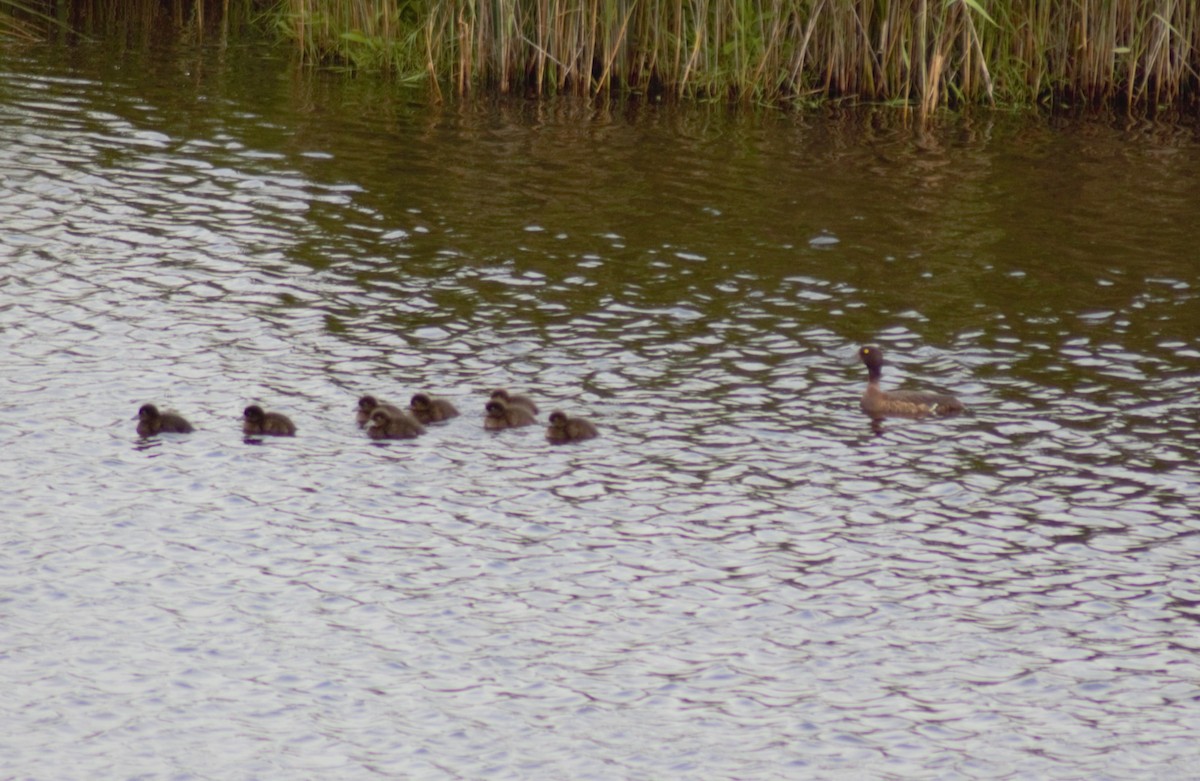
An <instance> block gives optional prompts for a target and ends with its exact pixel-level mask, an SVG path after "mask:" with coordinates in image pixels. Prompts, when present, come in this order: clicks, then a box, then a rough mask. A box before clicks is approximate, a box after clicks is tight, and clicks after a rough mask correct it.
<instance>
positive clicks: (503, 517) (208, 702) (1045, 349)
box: [0, 47, 1200, 779]
mask: <svg viewBox="0 0 1200 781" xmlns="http://www.w3.org/2000/svg"><path fill="white" fill-rule="evenodd" d="M1198 180H1200V144H1198V143H1197V139H1196V138H1195V136H1194V135H1193V134H1192V133H1190V132H1185V131H1182V130H1180V129H1178V128H1172V127H1160V126H1155V125H1144V124H1138V123H1128V124H1121V123H1102V122H1080V123H1058V124H1056V123H1053V122H1047V121H1045V120H1042V119H1038V118H1021V117H1007V116H996V117H984V118H975V119H974V120H971V121H961V122H949V123H947V124H946V125H945V126H942V127H939V128H937V129H936V130H935V131H934V132H932V133H931V134H928V135H925V136H922V135H921V134H917V133H914V132H913V131H912V129H911V128H905V127H904V126H903V124H902V123H901V122H897V121H895V120H894V118H889V116H888V115H887V114H886V113H884V114H874V113H863V114H860V115H852V116H773V115H767V116H759V117H748V116H738V117H734V116H729V115H727V114H726V113H725V112H723V111H722V110H719V109H714V108H700V109H690V110H682V109H681V110H672V109H666V108H643V109H637V110H630V111H627V112H611V111H606V110H599V109H595V108H592V107H587V106H581V105H578V104H565V105H564V104H553V103H551V104H536V103H527V102H521V101H513V102H503V103H498V104H490V103H487V102H482V103H481V104H477V105H472V106H467V107H462V106H454V105H447V106H443V107H441V108H426V107H424V106H423V105H422V104H421V103H420V102H418V101H415V100H413V98H412V96H410V95H406V94H404V93H396V92H394V91H392V90H390V89H389V88H388V87H386V86H385V85H379V84H373V83H369V82H368V81H367V80H353V79H348V78H345V77H342V76H339V75H336V74H325V75H319V74H318V75H314V74H308V73H306V72H303V71H296V70H293V69H291V68H290V67H289V66H288V65H287V64H286V62H285V61H283V60H279V59H275V58H273V57H272V56H271V55H269V54H264V53H261V52H259V51H257V50H253V51H252V50H242V49H238V48H231V49H228V50H223V51H221V52H208V51H198V50H183V51H151V52H125V53H121V54H114V53H112V52H106V51H103V50H100V49H89V48H87V47H78V48H74V49H69V50H68V49H56V48H46V49H25V50H12V49H10V50H7V51H5V52H3V53H0V220H2V222H0V224H2V225H3V231H2V232H0V269H2V270H0V274H2V275H3V277H2V278H3V283H2V284H3V294H2V296H0V349H2V350H3V356H4V359H3V360H4V371H3V372H2V373H0V398H2V399H3V402H2V403H0V441H2V442H3V454H2V455H0V481H2V484H3V486H4V496H3V505H4V506H3V509H0V517H2V519H3V523H2V525H0V529H2V536H0V594H3V597H2V601H0V617H2V620H0V627H2V628H0V640H2V643H0V647H2V648H3V650H2V651H0V685H2V686H3V689H4V690H5V691H6V692H7V693H8V694H7V696H6V697H5V698H4V700H3V702H2V703H0V719H2V721H3V723H4V724H5V725H6V730H5V731H4V732H5V734H4V736H3V737H0V771H2V774H3V775H6V776H8V775H11V776H14V777H35V778H80V777H94V778H100V777H130V778H132V777H138V778H214V779H215V778H222V779H225V778H300V777H318V776H319V777H322V778H361V777H369V776H382V777H405V778H446V777H459V778H481V777H489V778H518V779H529V778H547V779H550V778H554V779H558V778H600V779H609V778H703V779H713V778H739V779H740V778H751V777H754V778H842V777H845V778H896V779H899V778H906V779H910V778H930V779H934V778H936V779H943V778H945V779H955V778H987V779H1052V778H1088V779H1107V778H1111V779H1127V778H1134V777H1144V778H1156V779H1162V778H1189V777H1193V776H1194V760H1195V757H1196V748H1195V746H1196V739H1197V736H1198V734H1200V704H1198V702H1197V698H1198V697H1200V664H1198V663H1197V654H1196V652H1197V649H1198V648H1200V638H1198V637H1197V631H1196V618H1197V615H1198V611H1197V605H1198V604H1200V577H1198V575H1197V572H1198V571H1197V568H1196V566H1195V562H1196V559H1197V555H1198V554H1200V537H1197V535H1196V532H1197V531H1198V530H1200V521H1198V520H1197V519H1196V517H1195V516H1196V515H1197V512H1196V507H1197V506H1198V496H1200V475H1198V474H1197V469H1196V466H1195V462H1196V458H1197V454H1198V450H1200V433H1198V432H1197V420H1198V417H1200V416H1198V414H1197V411H1196V391H1197V387H1198V386H1200V380H1198V379H1197V377H1198V374H1200V372H1198V370H1200V344H1198V343H1197V338H1196V334H1197V333H1198V332H1200V306H1197V301H1196V299H1197V290H1198V286H1200V272H1198V268H1200V267H1198V266H1197V263H1196V260H1197V258H1196V247H1197V246H1200V243H1198V241H1197V240H1198V239H1200V228H1198V227H1197V224H1196V222H1195V219H1194V215H1195V213H1196V208H1197V205H1198V196H1197V189H1196V182H1197V181H1198ZM867 341H876V342H879V343H881V344H882V345H883V346H884V349H885V351H886V353H887V357H888V360H889V364H888V366H887V367H886V369H885V375H884V378H885V382H886V383H887V384H888V385H890V386H893V387H932V388H936V389H940V390H945V391H950V392H953V393H955V394H957V395H959V396H960V397H961V398H963V400H964V401H965V402H966V403H967V404H968V405H969V406H970V408H971V412H970V414H968V415H966V416H963V417H959V418H955V419H949V420H934V421H895V422H889V423H888V424H887V426H886V428H885V430H884V431H883V433H882V434H880V435H878V436H877V435H875V434H873V433H872V431H871V428H870V426H869V425H868V423H867V421H866V420H865V418H864V417H863V416H862V415H861V413H860V412H859V411H858V409H857V404H858V395H859V394H860V393H861V390H862V387H863V384H864V382H865V372H864V371H863V368H862V367H861V366H860V365H859V364H858V363H856V358H855V354H856V353H855V351H856V348H857V346H858V345H859V344H861V343H863V342H867ZM498 386H506V387H510V388H513V389H521V390H528V391H530V392H531V393H533V394H534V395H535V396H536V397H537V398H538V400H539V401H540V403H541V404H542V406H543V412H542V419H543V420H544V419H545V415H546V413H547V412H548V411H549V410H550V409H553V408H558V407H561V408H563V409H566V410H568V411H570V412H572V413H577V414H584V415H586V416H588V417H590V418H591V419H593V420H594V421H595V422H596V423H597V424H598V426H599V427H600V429H601V432H602V435H601V437H600V438H599V439H597V440H594V441H592V442H589V443H586V444H582V445H578V446H569V447H560V448H552V447H550V446H549V445H547V444H546V442H545V441H544V439H543V437H542V432H541V430H540V428H530V429H522V430H516V431H509V432H502V433H499V434H488V433H485V432H484V431H483V430H482V427H481V425H480V423H481V416H482V406H483V401H484V398H485V396H486V393H487V392H488V391H489V390H490V389H491V388H493V387H498ZM416 390H429V391H432V392H435V393H438V394H442V395H445V396H447V397H448V398H450V399H452V400H453V401H454V402H455V403H456V404H457V405H458V406H459V408H460V409H461V410H463V412H464V414H463V415H462V416H461V417H459V418H457V419H455V420H453V421H451V422H449V423H447V424H442V425H437V426H433V427H431V430H430V432H429V433H428V434H427V435H426V436H425V437H423V438H421V439H419V440H416V441H412V442H398V443H392V444H388V445H378V444H374V443H371V442H368V441H367V440H366V438H365V437H364V436H363V434H362V433H361V432H360V431H359V430H358V429H357V428H356V427H355V425H354V421H353V411H354V405H355V401H356V399H357V397H358V395H359V394H361V393H365V392H371V393H375V394H378V395H380V396H383V397H385V398H389V399H391V400H393V401H399V402H404V401H405V400H406V399H407V397H408V396H409V395H410V394H411V393H413V392H415V391H416ZM148 401H153V402H156V403H158V404H160V405H161V406H165V407H174V408H177V409H179V410H180V411H181V412H183V413H184V414H186V415H187V416H188V417H189V418H190V419H191V420H192V422H193V423H194V424H196V426H197V429H198V430H197V431H196V432H195V433H194V434H191V435H168V436H163V437H160V438H157V439H154V440H150V441H139V440H138V439H137V437H136V435H135V433H134V425H135V423H134V421H132V420H131V419H130V418H131V417H132V416H133V415H134V414H135V412H136V411H137V408H138V407H139V406H140V405H141V404H142V403H145V402H148ZM251 402H258V403H261V404H263V405H264V406H265V407H267V408H268V409H277V410H280V411H284V412H286V413H287V414H289V415H290V416H291V417H292V418H293V419H294V420H295V421H296V422H297V424H298V426H299V428H300V433H299V436H298V437H296V438H295V439H294V440H277V441H269V442H265V443H262V444H259V445H254V444H246V443H243V441H242V439H241V437H240V430H239V421H238V418H239V415H240V412H241V409H242V408H243V407H244V406H245V405H246V404H248V403H251Z"/></svg>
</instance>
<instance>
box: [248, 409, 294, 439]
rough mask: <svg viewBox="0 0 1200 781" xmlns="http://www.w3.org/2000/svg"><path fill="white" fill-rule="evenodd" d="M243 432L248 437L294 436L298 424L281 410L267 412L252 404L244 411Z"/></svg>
mask: <svg viewBox="0 0 1200 781" xmlns="http://www.w3.org/2000/svg"><path fill="white" fill-rule="evenodd" d="M242 433H243V434H245V435H246V436H248V437H259V436H269V437H294V436H296V424H295V423H293V422H292V421H291V419H290V418H288V416H287V415H284V414H283V413H281V412H265V411H263V408H262V407H260V406H258V405H257V404H251V405H250V406H249V407H246V409H245V410H244V411H243V412H242Z"/></svg>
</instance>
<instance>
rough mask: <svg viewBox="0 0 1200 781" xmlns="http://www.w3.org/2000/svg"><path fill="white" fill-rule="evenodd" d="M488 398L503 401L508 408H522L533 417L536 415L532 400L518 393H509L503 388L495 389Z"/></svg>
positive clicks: (535, 407)
mask: <svg viewBox="0 0 1200 781" xmlns="http://www.w3.org/2000/svg"><path fill="white" fill-rule="evenodd" d="M489 398H492V399H496V400H497V401H503V402H504V403H505V404H507V405H508V406H510V407H524V408H525V409H527V410H529V411H530V412H532V413H533V414H534V415H536V414H538V408H537V405H536V404H534V403H533V399H531V398H529V397H528V396H525V395H522V394H520V393H509V392H508V391H506V390H504V389H503V388H497V389H496V390H494V391H492V395H491V396H490V397H489Z"/></svg>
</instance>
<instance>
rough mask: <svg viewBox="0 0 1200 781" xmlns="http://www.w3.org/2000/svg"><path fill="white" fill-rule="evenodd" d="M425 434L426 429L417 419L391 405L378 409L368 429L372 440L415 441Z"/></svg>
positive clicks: (381, 406)
mask: <svg viewBox="0 0 1200 781" xmlns="http://www.w3.org/2000/svg"><path fill="white" fill-rule="evenodd" d="M424 433H425V427H424V426H422V425H421V424H420V422H418V421H417V419H416V418H414V417H413V416H412V415H409V414H408V413H407V412H405V411H404V410H401V409H396V408H395V407H392V406H391V405H390V404H381V405H380V406H378V407H376V408H375V411H374V412H372V413H371V425H370V426H368V427H367V436H369V437H370V438H371V439H415V438H416V437H419V436H421V435H422V434H424Z"/></svg>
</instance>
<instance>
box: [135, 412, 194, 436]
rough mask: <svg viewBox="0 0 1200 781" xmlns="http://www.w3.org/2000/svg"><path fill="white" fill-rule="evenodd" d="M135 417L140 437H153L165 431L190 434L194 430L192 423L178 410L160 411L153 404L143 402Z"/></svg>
mask: <svg viewBox="0 0 1200 781" xmlns="http://www.w3.org/2000/svg"><path fill="white" fill-rule="evenodd" d="M135 417H136V418H137V422H138V424H137V433H138V436H139V437H152V436H154V435H155V434H161V433H163V432H169V433H172V434H189V433H191V432H192V430H193V429H192V424H191V423H188V422H187V421H186V420H184V419H183V416H182V415H180V414H179V413H178V412H172V411H171V410H167V411H166V412H159V411H158V407H156V406H154V405H153V404H143V405H142V406H141V409H139V410H138V413H137V415H136V416H135Z"/></svg>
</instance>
